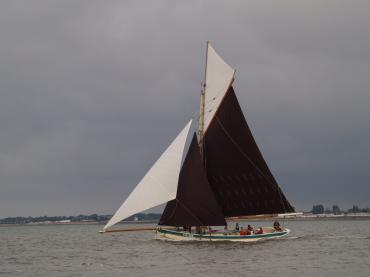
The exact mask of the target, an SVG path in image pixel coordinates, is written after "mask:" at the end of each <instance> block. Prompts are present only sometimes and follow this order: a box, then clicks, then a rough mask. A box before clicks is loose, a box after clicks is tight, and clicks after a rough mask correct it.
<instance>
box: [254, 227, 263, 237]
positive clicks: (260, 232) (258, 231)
mask: <svg viewBox="0 0 370 277" xmlns="http://www.w3.org/2000/svg"><path fill="white" fill-rule="evenodd" d="M256 234H257V235H260V234H263V229H262V227H259V228H258V230H257V232H256Z"/></svg>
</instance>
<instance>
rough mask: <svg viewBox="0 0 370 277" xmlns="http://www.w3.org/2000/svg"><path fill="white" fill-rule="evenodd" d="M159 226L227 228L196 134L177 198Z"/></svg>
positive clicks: (168, 204)
mask: <svg viewBox="0 0 370 277" xmlns="http://www.w3.org/2000/svg"><path fill="white" fill-rule="evenodd" d="M159 225H167V226H223V225H226V222H225V219H224V216H223V214H222V212H221V208H220V207H219V205H218V203H217V201H216V199H215V197H214V194H213V192H212V190H211V187H210V185H209V183H208V181H207V175H206V172H205V170H204V167H203V165H202V161H201V156H200V150H199V146H198V141H197V138H196V135H195V134H194V136H193V139H192V141H191V144H190V147H189V151H188V153H187V155H186V158H185V160H184V164H183V166H182V168H181V171H180V176H179V183H178V187H177V196H176V199H174V200H172V201H169V202H168V203H167V205H166V208H165V210H164V212H163V214H162V217H161V219H160V221H159Z"/></svg>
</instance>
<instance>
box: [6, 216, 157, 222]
mask: <svg viewBox="0 0 370 277" xmlns="http://www.w3.org/2000/svg"><path fill="white" fill-rule="evenodd" d="M160 216H161V214H156V213H148V214H145V213H139V214H136V215H133V216H131V217H129V218H127V219H125V220H124V221H144V220H145V221H151V220H159V218H160ZM111 217H112V215H98V214H91V215H82V214H81V215H78V216H46V215H44V216H37V217H33V216H28V217H7V218H3V219H0V224H29V223H44V222H106V221H108V220H109V219H110V218H111Z"/></svg>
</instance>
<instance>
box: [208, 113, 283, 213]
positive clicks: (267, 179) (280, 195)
mask: <svg viewBox="0 0 370 277" xmlns="http://www.w3.org/2000/svg"><path fill="white" fill-rule="evenodd" d="M215 118H216V120H217V122H218V124H219V125H220V127H221V129H222V130H223V131H224V133H225V134H226V136H227V137H228V138H229V139H230V141H231V142H232V143H233V144H234V145H235V146H236V148H237V149H238V151H239V152H240V153H241V154H242V155H243V156H244V157H245V158H246V159H247V160H248V161H249V162H250V163H251V165H252V166H253V167H254V168H256V169H257V170H258V171H259V173H260V174H261V175H262V177H264V178H265V179H266V181H267V182H268V183H269V184H271V185H272V186H275V187H276V188H277V191H278V193H279V197H280V204H282V206H283V208H284V209H285V210H287V207H286V205H285V203H284V200H283V196H282V191H281V189H280V187H279V185H278V184H277V183H275V184H274V183H272V182H271V181H270V179H269V178H268V177H267V176H266V175H265V174H264V173H263V171H262V170H261V169H260V168H259V167H258V166H257V165H256V164H255V163H254V162H253V161H252V159H251V158H249V156H248V155H247V154H246V153H245V152H244V151H243V149H242V148H241V147H240V146H239V145H238V144H237V143H236V141H235V140H234V139H233V138H232V137H231V135H230V134H229V132H228V131H227V130H226V128H225V127H224V125H223V124H222V123H221V121H220V119H219V118H218V116H217V115H215Z"/></svg>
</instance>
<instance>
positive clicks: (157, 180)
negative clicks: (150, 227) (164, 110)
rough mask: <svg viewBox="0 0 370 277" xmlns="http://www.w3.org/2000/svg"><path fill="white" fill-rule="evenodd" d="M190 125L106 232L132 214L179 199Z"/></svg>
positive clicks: (152, 169)
mask: <svg viewBox="0 0 370 277" xmlns="http://www.w3.org/2000/svg"><path fill="white" fill-rule="evenodd" d="M191 122H192V120H190V121H189V123H188V124H187V125H186V126H185V128H184V129H183V130H182V131H181V132H180V134H179V135H178V136H177V137H176V138H175V140H174V141H173V142H172V143H171V145H170V146H169V147H168V148H167V149H166V151H165V152H164V153H163V154H162V155H161V156H160V158H159V159H158V160H157V161H156V162H155V164H154V165H153V166H152V168H151V169H150V170H149V171H148V172H147V174H146V175H145V176H144V177H143V179H141V181H140V182H139V184H138V185H137V186H136V188H135V189H134V190H133V191H132V192H131V194H130V195H129V196H128V197H127V199H126V200H125V202H123V204H122V205H121V207H120V208H119V209H118V210H117V211H116V213H115V214H114V215H113V217H112V218H111V219H110V220H109V221H108V223H107V224H106V225H105V226H104V230H106V229H107V228H109V227H111V226H113V225H114V224H116V223H118V222H120V221H121V220H123V219H125V218H127V217H129V216H131V215H134V214H136V213H139V212H142V211H144V210H147V209H150V208H153V207H155V206H158V205H161V204H163V203H166V202H168V201H170V200H173V199H175V198H176V193H177V185H178V180H179V173H180V169H181V162H182V157H183V153H184V147H185V143H186V138H187V136H188V133H189V130H190V126H191Z"/></svg>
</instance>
